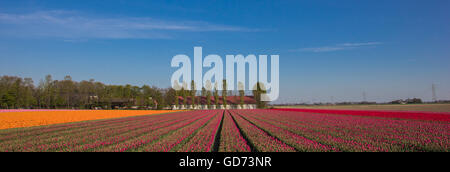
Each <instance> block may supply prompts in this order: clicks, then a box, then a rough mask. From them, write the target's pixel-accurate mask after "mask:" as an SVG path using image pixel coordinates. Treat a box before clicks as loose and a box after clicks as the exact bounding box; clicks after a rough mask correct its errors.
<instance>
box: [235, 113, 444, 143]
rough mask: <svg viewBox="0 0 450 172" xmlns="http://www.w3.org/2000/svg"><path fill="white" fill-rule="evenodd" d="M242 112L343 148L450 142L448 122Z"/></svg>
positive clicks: (256, 119)
mask: <svg viewBox="0 0 450 172" xmlns="http://www.w3.org/2000/svg"><path fill="white" fill-rule="evenodd" d="M242 113H244V114H246V115H245V116H249V118H252V119H254V120H255V121H264V122H266V123H270V124H272V125H276V126H279V127H280V128H282V129H284V130H288V131H291V132H293V133H296V134H297V135H302V136H304V137H307V138H310V139H314V140H316V141H318V142H320V143H323V144H326V145H329V146H332V147H334V148H336V149H339V150H342V151H449V146H450V125H449V123H445V122H444V123H443V122H432V121H417V120H395V119H385V118H368V117H359V116H346V115H328V114H315V113H304V112H285V111H271V110H251V111H248V110H247V111H245V112H242Z"/></svg>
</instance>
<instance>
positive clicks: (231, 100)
mask: <svg viewBox="0 0 450 172" xmlns="http://www.w3.org/2000/svg"><path fill="white" fill-rule="evenodd" d="M210 100H211V103H210V105H209V106H208V100H207V97H206V96H196V97H195V103H193V102H192V101H193V99H192V97H190V96H188V97H186V104H185V103H184V98H183V97H182V96H179V97H178V106H176V105H173V106H172V109H255V108H256V100H255V98H254V97H253V96H244V97H243V103H242V105H241V97H240V96H227V100H226V101H227V102H226V104H227V105H226V106H225V105H224V101H223V97H222V96H219V99H218V100H217V103H216V100H215V99H214V96H211V99H210ZM216 104H218V105H219V106H218V107H217V106H216Z"/></svg>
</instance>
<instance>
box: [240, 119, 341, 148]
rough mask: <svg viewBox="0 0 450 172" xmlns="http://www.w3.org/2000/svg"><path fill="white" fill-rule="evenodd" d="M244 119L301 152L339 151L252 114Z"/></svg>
mask: <svg viewBox="0 0 450 172" xmlns="http://www.w3.org/2000/svg"><path fill="white" fill-rule="evenodd" d="M235 113H236V114H240V113H239V111H235ZM241 116H242V117H243V118H245V119H247V120H249V121H251V122H252V123H253V124H255V125H256V126H258V127H260V128H263V129H264V130H266V131H267V132H269V133H270V134H272V135H273V136H276V137H277V138H279V139H280V140H281V141H283V142H285V143H287V144H289V145H291V146H293V147H295V148H297V150H299V151H304V152H307V151H313V152H330V151H338V149H336V148H333V147H331V146H328V145H324V144H321V143H319V142H317V141H314V140H311V139H308V138H305V137H303V136H301V135H297V134H295V133H293V132H290V131H289V130H285V129H283V128H281V127H280V126H277V125H274V124H271V123H269V122H266V121H264V120H261V119H259V118H257V116H258V115H252V113H243V115H241Z"/></svg>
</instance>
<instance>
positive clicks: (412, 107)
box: [275, 104, 450, 112]
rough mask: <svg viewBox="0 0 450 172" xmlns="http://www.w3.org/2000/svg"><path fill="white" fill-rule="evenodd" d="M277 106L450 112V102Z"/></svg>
mask: <svg viewBox="0 0 450 172" xmlns="http://www.w3.org/2000/svg"><path fill="white" fill-rule="evenodd" d="M275 108H303V109H348V110H394V111H397V110H398V111H429V112H450V104H406V105H392V104H386V105H298V106H275Z"/></svg>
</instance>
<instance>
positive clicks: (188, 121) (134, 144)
mask: <svg viewBox="0 0 450 172" xmlns="http://www.w3.org/2000/svg"><path fill="white" fill-rule="evenodd" d="M191 115H194V116H189V117H188V118H181V119H179V122H176V123H174V124H173V125H166V126H164V127H161V128H159V129H156V130H152V131H146V132H142V133H141V132H139V133H136V134H131V136H130V139H128V140H126V141H122V142H116V143H111V144H109V145H108V146H107V147H102V148H100V149H96V150H95V151H100V152H111V151H114V152H123V151H143V150H144V149H146V147H149V146H151V145H153V144H154V143H155V142H159V141H161V139H162V138H165V137H167V136H170V135H171V134H173V133H175V132H177V131H178V130H182V129H183V128H186V127H188V126H191V125H193V124H195V123H198V122H199V121H202V120H205V119H208V118H209V117H210V114H194V113H192V114H191Z"/></svg>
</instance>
